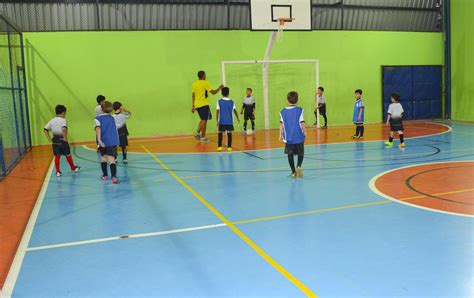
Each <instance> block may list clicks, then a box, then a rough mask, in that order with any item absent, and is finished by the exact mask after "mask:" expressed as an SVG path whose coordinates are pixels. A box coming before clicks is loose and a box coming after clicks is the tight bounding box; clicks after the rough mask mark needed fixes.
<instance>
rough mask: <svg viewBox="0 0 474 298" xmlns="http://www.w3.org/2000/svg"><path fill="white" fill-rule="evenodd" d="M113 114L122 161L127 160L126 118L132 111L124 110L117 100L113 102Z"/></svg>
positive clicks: (125, 161)
mask: <svg viewBox="0 0 474 298" xmlns="http://www.w3.org/2000/svg"><path fill="white" fill-rule="evenodd" d="M113 108H114V114H113V115H112V117H114V119H115V125H116V126H117V132H118V135H119V145H120V148H122V157H123V163H128V161H127V146H128V129H127V123H126V119H128V118H130V116H131V115H132V113H130V112H129V111H128V110H126V109H125V108H124V107H123V106H122V104H121V103H120V102H118V101H116V102H114V104H113Z"/></svg>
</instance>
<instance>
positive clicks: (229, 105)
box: [216, 87, 240, 151]
mask: <svg viewBox="0 0 474 298" xmlns="http://www.w3.org/2000/svg"><path fill="white" fill-rule="evenodd" d="M221 92H222V98H221V99H219V101H218V102H217V117H216V119H217V128H218V130H219V134H218V143H217V144H218V145H217V151H222V137H223V133H224V132H226V131H227V151H232V131H233V130H234V117H233V115H232V112H233V113H234V115H235V117H236V118H237V122H240V120H239V114H238V113H237V110H236V108H235V104H234V101H233V100H232V99H230V98H229V97H228V96H229V88H228V87H224V88H222V91H221Z"/></svg>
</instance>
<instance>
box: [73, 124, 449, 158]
mask: <svg viewBox="0 0 474 298" xmlns="http://www.w3.org/2000/svg"><path fill="white" fill-rule="evenodd" d="M415 123H428V124H435V125H440V126H444V127H447V128H448V130H447V131H443V132H439V133H434V134H429V135H424V136H418V137H405V140H413V139H420V138H428V137H432V136H437V135H442V134H446V133H450V132H451V131H452V130H453V128H452V127H451V126H449V125H447V124H443V123H433V122H415ZM373 124H375V123H373ZM407 124H409V123H407ZM335 127H344V126H335ZM426 129H429V128H426ZM180 138H181V137H177V139H180ZM182 138H185V137H182ZM165 140H167V139H162V140H159V139H153V140H148V141H147V142H151V141H165ZM384 140H385V139H383V140H374V141H359V142H358V141H347V142H336V143H325V144H308V145H304V146H305V147H316V146H321V145H339V144H349V143H378V142H383V141H384ZM137 143H138V141H137ZM81 147H82V148H84V149H86V150H89V151H94V152H96V151H97V150H95V149H91V148H89V147H87V145H81ZM282 148H284V146H283V145H282V147H275V148H265V149H251V150H235V151H234V153H239V152H259V151H268V150H275V149H282ZM127 153H129V154H139V155H148V153H146V152H133V151H127ZM157 154H160V155H202V154H228V153H223V152H174V153H173V152H157Z"/></svg>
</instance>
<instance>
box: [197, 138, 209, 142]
mask: <svg viewBox="0 0 474 298" xmlns="http://www.w3.org/2000/svg"><path fill="white" fill-rule="evenodd" d="M199 142H201V143H209V139H208V138H200V139H199Z"/></svg>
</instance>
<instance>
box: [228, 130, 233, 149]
mask: <svg viewBox="0 0 474 298" xmlns="http://www.w3.org/2000/svg"><path fill="white" fill-rule="evenodd" d="M227 147H229V148H231V147H232V133H231V132H228V133H227Z"/></svg>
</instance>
